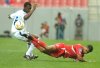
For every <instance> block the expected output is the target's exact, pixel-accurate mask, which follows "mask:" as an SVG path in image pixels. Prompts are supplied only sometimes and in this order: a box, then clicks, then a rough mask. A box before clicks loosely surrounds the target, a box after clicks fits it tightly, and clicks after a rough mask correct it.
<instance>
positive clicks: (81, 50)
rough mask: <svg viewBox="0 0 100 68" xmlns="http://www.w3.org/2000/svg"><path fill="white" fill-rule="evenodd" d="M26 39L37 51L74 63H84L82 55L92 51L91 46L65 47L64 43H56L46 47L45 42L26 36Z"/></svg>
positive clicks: (76, 45)
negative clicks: (73, 61)
mask: <svg viewBox="0 0 100 68" xmlns="http://www.w3.org/2000/svg"><path fill="white" fill-rule="evenodd" d="M28 39H29V40H31V41H32V43H33V44H34V45H35V47H36V48H37V49H38V50H40V51H41V52H43V53H45V54H47V55H50V56H52V57H55V58H59V57H64V58H72V59H75V60H76V61H81V62H85V60H84V59H83V57H84V54H87V53H90V52H92V51H93V46H92V45H87V46H82V45H81V44H75V45H67V44H64V43H57V44H53V45H50V46H47V45H46V43H45V42H43V41H41V40H38V39H37V38H35V37H34V36H28Z"/></svg>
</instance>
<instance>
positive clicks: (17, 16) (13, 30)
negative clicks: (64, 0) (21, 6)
mask: <svg viewBox="0 0 100 68" xmlns="http://www.w3.org/2000/svg"><path fill="white" fill-rule="evenodd" d="M26 14H27V13H26V12H24V11H23V10H19V11H17V12H15V13H12V14H11V15H10V17H11V18H12V19H13V23H12V27H11V34H12V35H13V37H16V38H18V39H21V40H27V39H26V38H25V37H23V36H21V35H20V33H22V34H28V32H27V31H26V28H25V27H24V28H23V29H22V30H17V29H16V28H15V23H16V21H18V20H21V21H23V22H24V24H25V21H24V16H25V15H26Z"/></svg>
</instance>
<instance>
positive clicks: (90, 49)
mask: <svg viewBox="0 0 100 68" xmlns="http://www.w3.org/2000/svg"><path fill="white" fill-rule="evenodd" d="M92 51H93V46H92V45H87V46H86V49H85V53H86V54H87V53H90V52H92Z"/></svg>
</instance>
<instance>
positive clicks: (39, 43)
mask: <svg viewBox="0 0 100 68" xmlns="http://www.w3.org/2000/svg"><path fill="white" fill-rule="evenodd" d="M32 43H33V44H34V45H35V46H36V47H43V48H45V47H46V44H45V43H44V42H43V41H41V40H38V39H36V38H34V39H33V40H32Z"/></svg>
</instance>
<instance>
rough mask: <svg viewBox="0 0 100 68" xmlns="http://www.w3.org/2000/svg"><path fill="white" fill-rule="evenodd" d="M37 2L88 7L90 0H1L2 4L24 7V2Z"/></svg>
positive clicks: (50, 5)
mask: <svg viewBox="0 0 100 68" xmlns="http://www.w3.org/2000/svg"><path fill="white" fill-rule="evenodd" d="M26 1H29V2H31V3H33V2H36V3H39V4H40V5H41V7H80V8H82V7H83V8H86V7H87V2H88V0H0V5H2V6H5V5H11V6H15V7H22V6H23V4H24V2H26Z"/></svg>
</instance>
